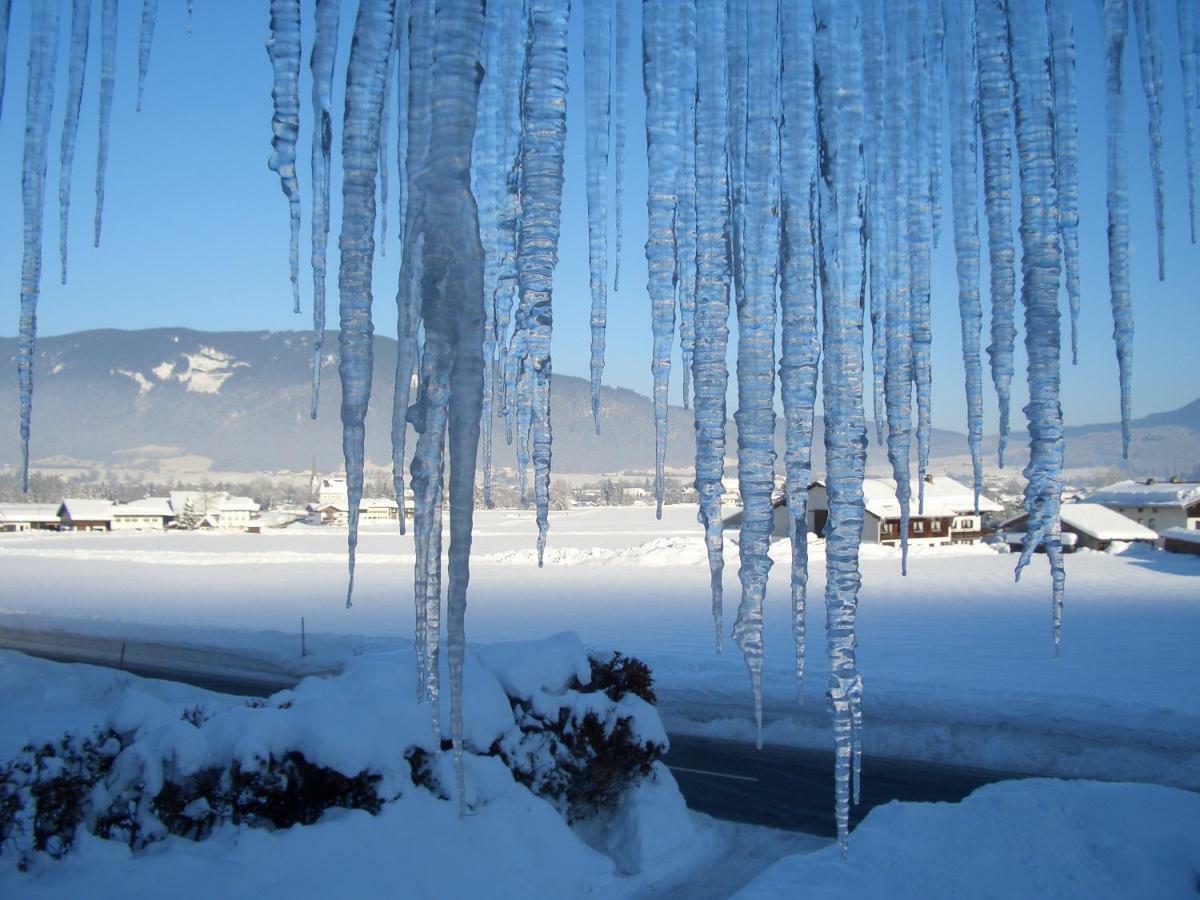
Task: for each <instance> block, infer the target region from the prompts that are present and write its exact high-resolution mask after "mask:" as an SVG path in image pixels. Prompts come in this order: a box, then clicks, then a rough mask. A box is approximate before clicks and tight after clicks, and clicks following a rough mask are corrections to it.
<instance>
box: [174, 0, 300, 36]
mask: <svg viewBox="0 0 1200 900" xmlns="http://www.w3.org/2000/svg"><path fill="white" fill-rule="evenodd" d="M318 2H320V0H318ZM187 19H188V23H187V33H188V34H191V33H192V0H187Z"/></svg>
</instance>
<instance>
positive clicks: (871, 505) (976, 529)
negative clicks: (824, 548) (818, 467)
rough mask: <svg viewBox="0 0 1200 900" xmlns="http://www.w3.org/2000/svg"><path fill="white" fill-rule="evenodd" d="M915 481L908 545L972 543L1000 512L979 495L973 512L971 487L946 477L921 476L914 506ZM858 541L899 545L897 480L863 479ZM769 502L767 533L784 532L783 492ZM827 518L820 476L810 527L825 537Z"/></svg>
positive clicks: (732, 522) (738, 516)
mask: <svg viewBox="0 0 1200 900" xmlns="http://www.w3.org/2000/svg"><path fill="white" fill-rule="evenodd" d="M918 486H919V485H918V482H917V481H915V480H914V481H913V483H912V500H911V502H910V504H909V521H908V538H909V543H912V544H929V545H935V546H936V545H949V544H974V543H975V542H976V541H978V540H979V539H980V538H981V537H982V536H983V522H982V516H983V514H985V513H997V512H1000V511H1001V510H1002V509H1003V507H1001V506H1000V504H998V503H996V502H995V501H994V500H992V499H990V498H989V497H987V496H985V495H983V494H980V496H979V514H978V515H976V513H975V495H974V492H973V491H972V489H971V488H969V487H967V486H966V485H964V484H961V483H960V482H958V481H955V480H954V479H953V478H950V477H948V476H945V475H927V476H925V507H924V511H923V512H922V511H920V510H919V509H918V494H917V489H918ZM863 500H864V503H865V511H866V515H865V516H864V517H863V530H862V541H863V543H865V544H883V545H884V546H889V547H895V546H899V544H900V503H899V501H897V499H896V482H895V481H893V480H892V479H890V478H866V479H864V480H863ZM771 505H772V507H773V508H774V516H775V518H774V524H773V527H772V530H771V537H772V538H774V539H779V538H785V537H787V536H788V510H787V494H786V492H785V491H776V493H775V495H774V497H773V499H772V501H771ZM741 521H742V513H741V511H738V512H736V513H734V514H733V515H731V516H729V517H728V518H726V519H725V527H727V528H740V527H741ZM828 521H829V497H828V493H827V491H826V488H825V482H824V481H823V480H817V481H814V482H813V483H812V484H810V485H809V487H808V530H809V532H810V533H811V534H815V535H818V536H824V532H825V525H826V523H827V522H828Z"/></svg>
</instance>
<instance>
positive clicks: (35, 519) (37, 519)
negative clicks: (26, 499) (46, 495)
mask: <svg viewBox="0 0 1200 900" xmlns="http://www.w3.org/2000/svg"><path fill="white" fill-rule="evenodd" d="M58 508H59V506H58V504H57V503H0V531H57V530H58V528H59V526H60V525H61V524H62V520H61V519H59V517H58Z"/></svg>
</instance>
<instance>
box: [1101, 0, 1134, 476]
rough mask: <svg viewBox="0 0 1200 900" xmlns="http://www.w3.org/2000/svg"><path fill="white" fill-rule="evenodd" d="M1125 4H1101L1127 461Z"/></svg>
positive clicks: (1111, 261) (1113, 290) (1113, 280)
mask: <svg viewBox="0 0 1200 900" xmlns="http://www.w3.org/2000/svg"><path fill="white" fill-rule="evenodd" d="M1128 24H1129V0H1104V58H1105V73H1106V74H1105V85H1106V90H1107V95H1106V101H1105V111H1106V112H1105V121H1106V123H1107V128H1108V143H1107V147H1108V287H1109V292H1110V296H1111V299H1112V314H1113V340H1114V341H1115V342H1116V345H1117V368H1118V370H1119V378H1120V384H1121V451H1122V456H1123V457H1124V458H1125V459H1128V458H1129V423H1130V421H1131V419H1132V417H1133V401H1132V397H1131V390H1132V386H1133V385H1132V381H1133V304H1132V302H1131V300H1130V296H1129V175H1128V172H1127V171H1126V164H1125V97H1124V86H1123V80H1122V73H1121V65H1122V62H1121V61H1122V57H1123V56H1124V55H1125V33H1126V28H1127V26H1128Z"/></svg>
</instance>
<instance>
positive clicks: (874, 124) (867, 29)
mask: <svg viewBox="0 0 1200 900" xmlns="http://www.w3.org/2000/svg"><path fill="white" fill-rule="evenodd" d="M809 7H811V4H809ZM883 17H884V12H883V3H882V0H869V2H867V3H866V4H865V6H864V9H863V101H864V107H865V110H864V111H865V114H866V117H867V121H868V122H869V123H870V126H871V131H870V135H871V137H872V140H870V141H868V142H867V143H866V145H865V147H864V149H865V151H866V158H867V171H868V173H869V176H870V182H869V184H870V186H869V189H868V191H867V233H868V240H869V250H870V259H869V270H870V276H869V277H870V282H869V288H870V310H871V380H872V394H873V396H872V399H873V401H874V402H873V408H874V415H875V438H876V440H877V441H878V443H879V444H881V445H882V444H883V441H884V437H883V426H884V422H885V421H886V419H887V403H886V401H885V399H884V393H885V387H884V381H885V377H884V372H885V370H886V367H887V339H886V336H885V333H884V328H885V322H886V311H885V308H886V298H887V284H888V274H887V249H888V248H887V240H886V232H887V227H886V221H885V219H886V215H887V212H886V211H887V209H888V207H889V206H890V205H891V204H892V203H894V202H895V197H890V196H887V195H885V194H884V193H883V171H882V169H883V154H882V147H881V144H882V142H883V140H884V139H885V138H884V135H885V132H884V115H885V114H884V94H885V86H884V85H885V76H884V68H885V52H884V46H885V44H884V35H885V28H884V18H883ZM790 502H791V501H790V500H789V504H790Z"/></svg>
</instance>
